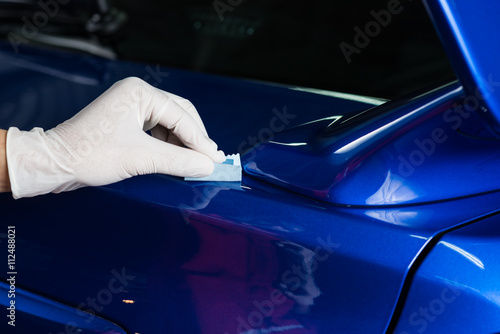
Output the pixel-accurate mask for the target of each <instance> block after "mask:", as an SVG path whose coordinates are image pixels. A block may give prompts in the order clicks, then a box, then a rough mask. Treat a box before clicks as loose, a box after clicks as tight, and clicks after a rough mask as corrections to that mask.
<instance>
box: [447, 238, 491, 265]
mask: <svg viewBox="0 0 500 334" xmlns="http://www.w3.org/2000/svg"><path fill="white" fill-rule="evenodd" d="M441 244H442V245H443V246H446V247H448V248H449V249H452V250H454V251H455V252H457V253H459V254H460V255H462V256H463V257H465V258H466V259H467V260H469V261H470V262H472V263H473V264H474V265H475V266H476V267H479V268H481V269H484V264H483V262H482V261H481V260H479V259H478V258H477V257H476V256H475V255H473V254H471V253H469V252H467V251H466V250H464V249H462V248H460V247H458V246H455V245H453V244H450V243H449V242H446V241H441Z"/></svg>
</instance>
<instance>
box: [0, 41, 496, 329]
mask: <svg viewBox="0 0 500 334" xmlns="http://www.w3.org/2000/svg"><path fill="white" fill-rule="evenodd" d="M0 52H1V56H0V59H1V61H0V75H1V77H2V81H3V82H8V83H9V84H8V85H6V87H5V89H4V90H2V92H1V93H0V96H1V99H0V101H1V105H0V110H1V113H0V115H1V119H0V125H1V126H2V127H7V126H11V125H16V126H19V127H21V128H23V129H29V128H30V127H32V126H42V127H45V128H49V127H51V126H54V125H56V124H58V123H59V122H61V121H63V120H65V119H67V118H68V117H70V116H71V115H73V114H74V113H76V112H77V111H79V110H80V109H81V108H83V107H84V106H85V105H86V104H88V103H89V102H90V101H92V100H93V99H94V98H96V97H97V96H98V95H99V94H100V93H101V92H103V91H104V90H105V89H106V88H107V87H109V86H110V85H111V84H112V83H113V82H114V81H116V80H118V79H121V78H123V77H126V76H130V75H135V76H139V77H142V78H144V79H146V80H149V82H150V83H152V84H154V85H157V86H158V87H159V88H162V89H165V90H169V91H171V92H174V93H177V94H179V95H181V96H184V97H187V98H189V99H191V101H192V102H193V103H194V104H195V105H196V106H197V108H198V110H199V111H200V114H201V115H202V117H203V119H204V120H205V123H206V125H207V129H208V132H209V133H210V134H211V136H212V137H213V138H214V139H215V141H216V142H218V143H219V145H220V146H221V148H222V149H224V150H226V151H227V153H230V152H235V151H237V150H239V149H249V148H251V147H252V146H253V145H255V143H254V144H252V142H255V141H258V138H259V136H269V131H271V132H270V134H271V135H272V136H273V137H274V136H276V137H278V133H277V131H276V133H273V132H272V131H273V128H275V129H277V128H278V127H279V128H280V129H282V130H283V132H280V133H283V135H285V132H284V131H285V129H288V127H290V129H291V130H290V133H291V135H293V134H294V133H296V131H299V132H300V131H302V130H300V129H302V127H296V126H298V125H300V124H304V123H309V122H313V123H309V125H311V124H313V125H314V124H318V122H314V121H315V120H318V119H319V120H321V119H323V121H320V123H321V122H325V120H324V119H325V118H329V117H331V115H332V114H334V113H342V114H349V113H355V114H359V113H360V110H366V109H367V108H370V107H373V105H374V104H376V101H374V100H363V99H362V98H360V97H355V96H349V95H341V94H339V95H335V94H333V93H332V94H333V95H334V96H327V95H328V94H325V93H324V92H315V91H312V92H311V91H304V90H303V89H297V88H296V87H284V86H275V85H269V84H265V83H256V82H248V81H242V80H234V79H229V78H222V77H218V76H212V75H205V74H196V73H190V72H184V71H179V70H173V69H168V68H163V67H159V66H152V65H141V64H132V63H126V62H118V61H107V60H102V59H98V58H94V57H87V56H81V55H73V54H72V55H69V54H66V53H61V52H52V51H43V50H38V49H26V50H25V51H24V53H21V54H17V55H15V56H14V54H13V52H12V51H10V50H9V46H8V45H5V46H4V47H3V49H2V50H1V51H0ZM82 68H83V69H85V70H82ZM452 88H453V87H452ZM447 89H448V88H447ZM453 89H456V87H455V88H453ZM319 93H321V94H319ZM332 94H330V95H332ZM363 101H364V102H363ZM367 102H370V103H367ZM326 121H329V122H330V123H331V122H332V120H330V119H328V120H326ZM304 126H306V127H307V126H308V125H307V124H306V125H304ZM262 129H268V130H266V131H267V134H265V133H264V132H262V131H263V130H262ZM290 133H289V134H288V135H289V136H290ZM255 138H257V139H255ZM263 152H265V150H260V149H259V146H255V147H253V149H251V150H249V151H248V153H247V154H246V155H245V157H246V159H248V160H247V163H251V162H252V161H254V160H252V159H249V155H254V158H255V159H258V157H259V156H262V154H264V153H263ZM274 159H280V156H275V157H274ZM255 161H257V160H255ZM247 167H248V166H247ZM290 167H291V168H296V167H297V166H290ZM0 200H1V203H2V207H3V208H8V210H5V212H4V216H3V219H2V226H3V227H2V231H5V230H6V229H7V226H8V225H9V226H10V225H13V226H15V229H16V238H17V239H16V245H17V254H18V264H17V266H18V275H17V278H16V284H17V285H16V287H17V289H19V291H20V293H21V295H22V296H30V293H35V294H36V295H37V296H39V298H38V299H37V300H38V301H39V303H45V304H47V305H52V306H53V305H54V302H52V301H56V302H58V303H62V304H64V305H65V306H64V307H63V306H60V305H59V306H57V305H56V306H57V307H58V308H59V309H64V312H65V313H61V314H62V315H61V317H58V318H57V322H58V324H59V325H60V326H62V330H64V326H67V325H68V324H74V323H75V322H73V318H74V317H75V316H76V317H79V319H80V320H79V321H80V322H83V323H85V324H89V323H91V324H92V326H90V325H89V326H86V327H85V326H82V329H87V330H93V331H96V332H99V331H100V333H105V332H106V331H110V332H113V331H118V330H120V329H118V328H117V326H118V327H119V328H122V330H123V331H127V332H131V333H171V332H175V333H214V332H221V333H225V332H227V333H240V332H248V333H251V332H252V331H255V330H261V331H264V332H265V331H267V332H272V331H281V332H289V333H295V332H300V333H332V332H338V331H345V330H347V329H349V331H350V332H353V333H355V332H358V333H366V332H382V331H384V330H385V328H387V326H388V324H389V321H390V319H391V317H392V314H393V312H394V310H395V307H396V304H397V302H398V299H399V296H400V292H401V289H403V287H404V284H405V280H406V278H407V275H408V270H409V269H410V268H411V266H412V264H413V263H414V261H415V260H416V259H417V258H418V256H419V254H420V253H421V252H422V251H423V250H424V249H425V246H426V245H427V244H428V243H429V242H430V241H431V240H432V238H433V237H434V236H435V235H437V234H439V233H441V232H442V231H445V230H447V229H448V228H450V227H454V226H459V225H460V224H463V223H470V222H474V221H475V220H478V219H481V218H482V217H484V216H487V215H493V214H496V208H497V203H498V201H499V200H500V194H498V193H497V192H491V193H488V194H483V195H481V196H471V197H465V198H461V199H457V200H456V201H447V202H446V201H445V202H434V203H428V204H425V205H411V206H395V207H394V206H387V207H384V206H359V207H352V206H351V205H332V204H330V203H327V202H325V201H318V200H315V199H313V198H308V197H303V196H300V195H297V194H295V193H293V192H291V191H289V190H286V189H284V188H279V187H274V186H272V185H269V184H268V183H265V182H262V181H261V180H259V179H258V178H254V177H252V176H250V175H249V174H247V173H245V174H244V175H243V181H242V182H241V183H230V182H224V183H217V182H197V183H187V182H184V181H182V180H180V179H178V178H174V177H169V176H161V175H149V176H141V177H136V178H132V179H129V180H126V181H123V182H120V183H117V184H114V185H110V186H106V187H100V188H88V189H80V190H78V191H74V192H69V193H63V194H59V195H46V196H42V197H37V198H31V199H23V200H17V201H15V200H13V199H12V198H11V197H10V195H9V194H1V195H0ZM2 233H4V232H2ZM5 238H6V235H2V243H3V242H4V241H6V240H5ZM388 240H390V242H388ZM1 275H2V277H3V278H4V281H5V283H7V278H8V277H7V276H4V275H5V274H4V273H2V274H1ZM7 286H8V285H5V286H4V285H2V286H0V288H1V289H4V288H5V289H7ZM26 291H28V292H26ZM4 292H5V294H6V293H7V291H4ZM4 292H2V294H4ZM0 302H1V303H3V304H4V305H5V303H6V300H5V298H2V299H0ZM7 302H8V301H7ZM23 305H26V304H23V303H21V304H19V308H18V312H20V314H19V316H20V318H19V319H23V317H24V316H25V315H26V314H30V312H31V314H32V313H33V312H35V311H34V309H33V308H26V307H24V306H23ZM38 306H40V304H38ZM67 307H69V308H70V309H68V308H67ZM43 309H44V308H43V307H40V308H39V309H38V310H43ZM35 310H36V309H35ZM71 310H72V311H71ZM68 312H69V313H71V315H68ZM360 315H363V319H364V321H362V322H361V321H359V319H360ZM36 316H37V317H39V318H40V319H47V321H52V322H54V321H55V320H54V319H56V317H54V316H53V315H52V316H47V315H46V314H45V315H44V314H43V312H41V313H37V314H36ZM94 316H98V317H99V318H94ZM44 317H45V318H44ZM24 319H28V318H27V315H26V318H24ZM94 319H98V320H95V322H94ZM76 323H78V322H76ZM73 326H76V325H73ZM35 328H36V327H35ZM51 328H55V327H51ZM294 331H295V332H294Z"/></svg>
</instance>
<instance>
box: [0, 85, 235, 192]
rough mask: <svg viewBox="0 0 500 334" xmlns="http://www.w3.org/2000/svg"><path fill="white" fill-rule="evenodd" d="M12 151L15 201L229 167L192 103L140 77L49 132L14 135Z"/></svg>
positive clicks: (11, 133) (9, 138)
mask: <svg viewBox="0 0 500 334" xmlns="http://www.w3.org/2000/svg"><path fill="white" fill-rule="evenodd" d="M150 129H151V133H152V135H153V137H151V136H149V135H148V134H146V133H145V132H144V130H150ZM6 149H7V164H8V170H9V177H10V183H11V188H12V194H13V197H14V198H16V199H17V198H21V197H32V196H36V195H41V194H45V193H49V192H53V193H59V192H62V191H69V190H74V189H77V188H80V187H83V186H100V185H106V184H110V183H113V182H117V181H120V180H123V179H126V178H129V177H131V176H135V175H142V174H151V173H162V174H170V175H175V176H182V177H184V176H195V177H197V176H206V175H209V174H211V173H212V171H213V168H214V164H213V163H214V162H223V161H224V160H225V156H224V153H223V152H222V151H217V145H216V144H215V143H214V142H213V141H212V140H211V139H210V138H209V137H208V135H207V132H206V130H205V127H204V125H203V122H202V121H201V118H200V116H199V115H198V112H197V111H196V109H195V108H194V106H193V105H192V104H191V103H190V102H189V101H188V100H186V99H183V98H181V97H179V96H176V95H174V94H170V93H167V92H164V91H161V90H159V89H157V88H154V87H152V86H150V85H149V84H147V83H145V82H144V81H142V80H140V79H138V78H126V79H124V80H121V81H118V82H117V83H115V84H114V85H113V86H112V87H111V88H109V89H108V90H107V91H106V92H104V93H103V94H102V95H101V96H100V97H98V98H97V99H96V100H94V101H93V102H92V103H91V104H89V105H88V106H87V107H85V108H84V109H83V110H82V111H80V112H79V113H78V114H76V115H75V116H74V117H72V118H71V119H69V120H67V121H66V122H64V123H62V124H59V125H58V126H57V127H55V128H53V129H51V130H48V131H45V132H44V131H43V130H42V129H40V128H34V129H33V130H31V131H29V132H25V131H19V129H17V128H15V127H12V128H10V129H9V130H8V133H7V144H6Z"/></svg>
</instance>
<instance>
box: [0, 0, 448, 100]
mask: <svg viewBox="0 0 500 334" xmlns="http://www.w3.org/2000/svg"><path fill="white" fill-rule="evenodd" d="M395 1H396V0H354V1H353V0H351V1H320V0H312V1H308V2H305V1H289V0H287V1H285V0H266V1H263V0H261V1H258V0H253V1H252V0H242V1H240V0H220V1H213V0H162V1H158V0H143V1H137V0H134V1H132V0H115V1H113V2H112V3H108V5H106V4H104V5H103V2H102V1H101V2H99V1H90V0H72V1H70V2H69V3H68V5H65V6H61V8H60V10H59V11H58V12H57V15H56V16H55V17H53V18H51V19H50V22H49V24H47V25H46V26H44V27H41V28H40V31H41V32H44V33H48V34H53V35H61V36H66V37H75V38H86V39H89V40H92V41H94V42H96V43H99V44H100V45H103V46H105V47H109V48H111V49H113V50H114V52H115V53H116V55H117V56H118V58H119V59H125V60H133V61H140V62H149V63H153V64H162V65H167V66H173V67H179V68H184V69H190V70H195V71H201V72H209V73H217V74H223V75H228V76H235V77H243V78H251V79H257V80H265V81H272V82H278V83H285V84H292V85H300V86H307V87H314V88H321V89H327V90H335V91H342V92H350V93H357V94H364V95H369V96H377V97H384V98H390V99H393V98H396V97H399V96H401V95H405V94H408V93H412V92H415V91H418V90H421V89H425V88H428V87H429V86H432V85H434V84H436V83H442V82H446V81H450V80H453V79H454V74H453V71H452V69H451V67H450V65H449V63H448V61H447V59H446V55H445V53H444V51H443V49H442V47H441V44H440V41H439V39H438V37H437V35H436V33H435V30H434V28H433V26H432V23H431V22H430V20H429V18H428V16H427V13H426V11H425V8H424V6H423V5H422V3H421V2H420V1H418V0H413V1H412V0H402V1H400V5H399V7H398V8H400V7H401V8H402V9H401V12H400V13H399V14H395V15H392V16H391V20H390V23H389V24H388V25H387V26H386V27H382V28H381V30H380V33H378V34H377V35H376V36H374V37H371V38H370V42H369V44H368V45H367V46H366V47H364V48H360V53H359V54H356V53H354V54H352V62H351V63H348V62H347V61H346V59H345V57H344V54H343V53H342V51H341V49H340V47H339V45H340V43H342V42H345V43H348V44H350V45H353V46H355V44H354V38H355V35H356V32H355V30H354V28H355V27H359V28H360V29H361V30H365V26H366V24H367V23H369V22H370V21H374V18H373V16H372V14H371V13H370V12H371V11H372V10H374V11H376V12H379V11H380V10H386V9H387V7H388V4H389V3H391V2H392V3H394V2H395ZM26 2H27V3H25V4H20V3H13V2H9V1H0V18H1V19H2V22H3V23H2V24H1V26H0V34H2V33H3V35H4V36H7V34H8V33H9V32H10V31H13V29H16V28H17V29H19V28H20V27H21V25H22V24H23V21H22V20H21V17H22V16H23V15H24V16H26V17H28V18H31V17H32V15H33V13H36V11H40V10H41V9H40V7H39V5H38V3H37V2H36V1H31V0H26ZM30 2H31V4H30ZM214 4H218V8H219V12H218V10H217V9H216V6H215V5H214ZM112 8H114V10H112ZM96 13H101V16H102V17H105V15H108V18H107V19H102V20H103V21H105V22H104V24H103V25H102V29H101V30H99V29H95V26H96V25H94V28H92V29H90V28H89V25H88V21H89V20H92V19H94V20H95V19H96V16H95V15H96ZM102 13H107V14H102ZM109 13H112V15H111V14H109ZM221 14H222V16H221ZM102 17H101V18H102ZM125 17H126V19H125ZM106 20H107V21H106ZM97 27H100V26H99V24H97ZM90 30H92V31H90ZM81 51H83V52H84V51H85V50H81Z"/></svg>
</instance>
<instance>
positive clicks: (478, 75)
mask: <svg viewBox="0 0 500 334" xmlns="http://www.w3.org/2000/svg"><path fill="white" fill-rule="evenodd" d="M424 4H426V6H427V9H428V12H429V13H430V15H431V18H432V20H433V22H434V25H435V26H436V28H437V30H438V33H439V35H440V38H441V41H442V43H443V45H444V46H445V49H446V50H447V53H448V58H449V60H450V62H451V64H452V65H453V67H454V69H455V72H456V73H457V75H458V77H459V79H460V81H461V82H462V84H463V85H464V87H465V90H466V92H467V96H468V101H467V102H468V103H469V105H470V106H472V107H474V109H475V110H476V112H477V113H478V114H479V115H481V116H482V117H483V118H484V119H485V120H486V123H487V124H489V125H490V126H491V128H492V129H494V130H495V131H496V132H497V133H500V90H499V86H500V84H499V82H498V80H500V63H499V62H498V56H497V53H498V52H496V47H497V46H498V44H499V43H500V38H499V37H498V33H497V31H498V16H499V15H500V3H498V1H495V0H484V1H480V2H474V1H468V0H425V1H424Z"/></svg>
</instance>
